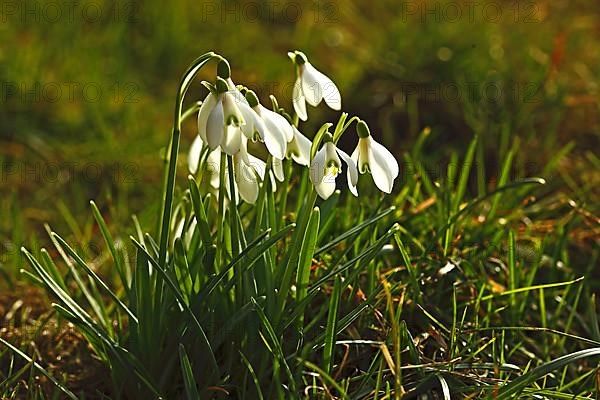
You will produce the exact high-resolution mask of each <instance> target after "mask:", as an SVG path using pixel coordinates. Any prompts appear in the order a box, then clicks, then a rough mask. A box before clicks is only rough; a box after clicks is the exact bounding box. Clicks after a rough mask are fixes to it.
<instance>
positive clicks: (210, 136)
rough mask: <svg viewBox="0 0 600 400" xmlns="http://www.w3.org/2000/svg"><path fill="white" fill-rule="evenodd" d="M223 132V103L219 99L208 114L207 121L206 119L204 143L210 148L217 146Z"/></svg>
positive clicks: (213, 148)
mask: <svg viewBox="0 0 600 400" xmlns="http://www.w3.org/2000/svg"><path fill="white" fill-rule="evenodd" d="M224 133H225V124H224V122H223V104H222V102H220V101H219V102H217V104H216V105H215V107H214V108H213V110H212V111H211V113H210V115H209V116H208V121H206V143H207V144H208V147H209V148H210V149H211V150H215V149H216V148H217V147H219V145H220V144H221V140H222V139H223V134H224Z"/></svg>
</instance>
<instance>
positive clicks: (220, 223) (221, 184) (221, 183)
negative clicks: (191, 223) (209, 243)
mask: <svg viewBox="0 0 600 400" xmlns="http://www.w3.org/2000/svg"><path fill="white" fill-rule="evenodd" d="M226 163H227V155H226V154H225V153H221V163H220V165H219V208H218V211H217V258H216V259H217V260H218V261H217V262H219V261H220V262H221V266H223V265H225V260H222V259H221V258H222V257H223V247H224V246H225V244H224V240H223V238H224V234H223V215H224V213H225V195H226V192H227V189H226V187H225V167H226Z"/></svg>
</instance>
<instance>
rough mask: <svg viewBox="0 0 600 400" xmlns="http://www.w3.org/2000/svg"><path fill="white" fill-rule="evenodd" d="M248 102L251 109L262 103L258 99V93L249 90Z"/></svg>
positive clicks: (247, 93)
mask: <svg viewBox="0 0 600 400" xmlns="http://www.w3.org/2000/svg"><path fill="white" fill-rule="evenodd" d="M245 96H246V101H247V102H248V105H249V106H250V107H251V108H254V107H256V106H257V105H258V104H259V103H260V102H259V101H258V97H256V93H254V91H253V90H248V91H247V92H246V95H245Z"/></svg>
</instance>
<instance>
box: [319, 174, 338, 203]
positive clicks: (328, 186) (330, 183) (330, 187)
mask: <svg viewBox="0 0 600 400" xmlns="http://www.w3.org/2000/svg"><path fill="white" fill-rule="evenodd" d="M315 189H316V191H317V194H318V195H319V196H320V197H321V198H322V199H323V200H327V199H328V198H329V196H331V195H332V194H333V192H335V178H334V177H332V176H331V175H328V176H326V177H325V180H324V181H323V182H321V183H319V184H318V185H315Z"/></svg>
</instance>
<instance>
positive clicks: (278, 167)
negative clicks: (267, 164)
mask: <svg viewBox="0 0 600 400" xmlns="http://www.w3.org/2000/svg"><path fill="white" fill-rule="evenodd" d="M272 165H273V173H274V174H275V178H277V180H278V181H279V182H283V179H284V173H283V160H280V159H278V158H273V162H272Z"/></svg>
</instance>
